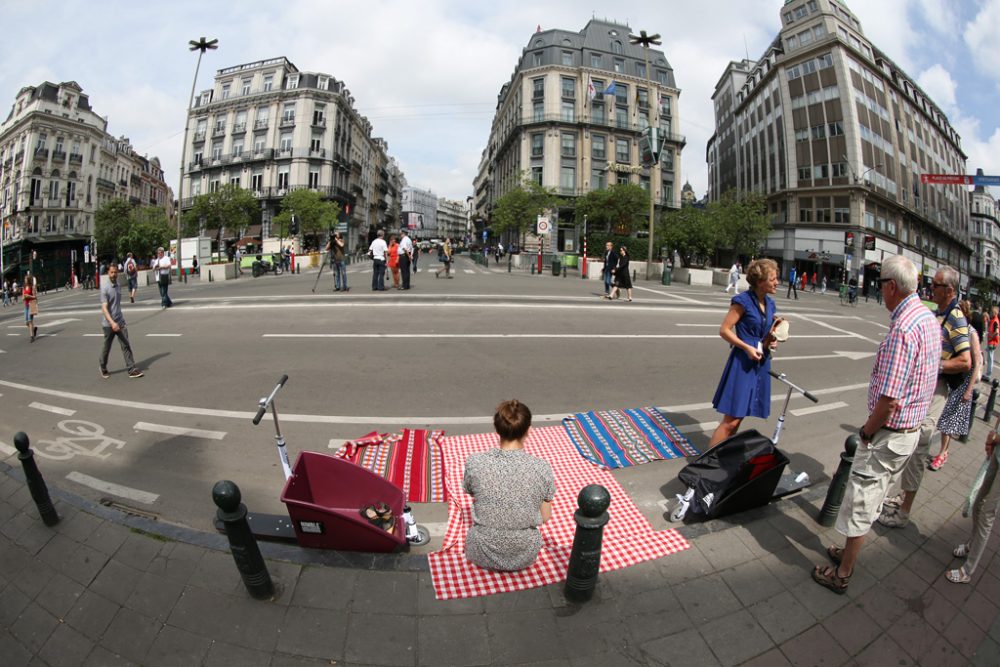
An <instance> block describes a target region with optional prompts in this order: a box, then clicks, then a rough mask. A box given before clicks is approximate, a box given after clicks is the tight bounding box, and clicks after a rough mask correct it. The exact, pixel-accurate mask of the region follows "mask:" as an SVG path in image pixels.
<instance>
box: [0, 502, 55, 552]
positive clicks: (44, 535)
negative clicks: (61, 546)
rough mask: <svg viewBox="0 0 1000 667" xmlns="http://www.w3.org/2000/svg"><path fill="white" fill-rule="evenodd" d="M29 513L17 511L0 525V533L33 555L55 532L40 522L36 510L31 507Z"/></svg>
mask: <svg viewBox="0 0 1000 667" xmlns="http://www.w3.org/2000/svg"><path fill="white" fill-rule="evenodd" d="M31 512H32V513H31V514H30V515H29V514H26V513H24V512H21V513H18V514H17V515H15V516H14V517H13V518H11V519H10V520H9V521H7V522H6V523H4V524H3V526H0V533H2V534H3V535H4V536H5V537H8V538H10V540H11V541H13V542H14V544H17V545H18V546H20V547H23V548H24V549H25V550H26V551H27V552H28V553H30V554H32V555H34V554H37V553H38V552H39V551H41V550H42V547H44V546H45V545H46V544H48V542H49V540H51V539H52V537H53V536H55V535H56V534H57V533H56V532H55V531H54V530H52V529H51V528H49V527H48V526H46V525H45V524H44V523H42V520H41V519H40V518H38V511H37V510H35V509H34V508H32V509H31Z"/></svg>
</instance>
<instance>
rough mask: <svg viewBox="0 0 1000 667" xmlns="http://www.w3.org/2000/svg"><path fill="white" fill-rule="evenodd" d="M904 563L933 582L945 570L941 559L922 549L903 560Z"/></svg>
mask: <svg viewBox="0 0 1000 667" xmlns="http://www.w3.org/2000/svg"><path fill="white" fill-rule="evenodd" d="M903 564H904V565H906V567H908V568H909V569H910V570H912V571H913V572H914V573H915V574H916V575H917V576H918V577H920V578H921V579H923V580H924V581H925V582H927V583H933V582H934V581H936V580H937V578H938V577H940V576H941V575H942V573H943V572H944V566H942V565H941V561H939V560H938V559H936V558H934V557H933V556H931V555H929V554H928V553H926V552H925V551H924V550H922V549H921V550H919V551H917V552H915V553H914V554H913V555H911V556H910V557H909V558H907V559H906V560H905V561H903Z"/></svg>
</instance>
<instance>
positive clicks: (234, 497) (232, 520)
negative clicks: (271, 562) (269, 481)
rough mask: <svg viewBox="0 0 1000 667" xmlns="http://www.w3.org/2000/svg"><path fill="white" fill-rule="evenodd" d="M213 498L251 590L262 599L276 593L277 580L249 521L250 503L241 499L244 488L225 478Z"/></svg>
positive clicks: (249, 591)
mask: <svg viewBox="0 0 1000 667" xmlns="http://www.w3.org/2000/svg"><path fill="white" fill-rule="evenodd" d="M212 500H213V501H214V502H215V505H216V506H217V507H218V508H219V509H218V511H217V512H216V516H217V517H218V518H219V520H220V521H222V524H223V525H224V526H225V528H226V537H227V538H229V550H230V551H231V552H232V554H233V560H234V561H236V569H237V570H239V571H240V576H241V577H242V578H243V585H244V586H246V588H247V592H248V593H250V595H251V596H253V597H255V598H257V599H258V600H267V599H269V598H270V597H272V596H273V595H274V583H272V582H271V575H270V574H269V573H268V571H267V563H265V562H264V557H263V556H261V555H260V547H258V546H257V539H256V538H255V537H254V536H253V533H252V532H251V531H250V524H249V523H248V522H247V506H246V505H244V504H243V503H242V502H240V500H241V495H240V488H239V487H238V486H236V484H235V483H233V482H230V481H229V480H222V481H219V482H216V483H215V486H213V487H212Z"/></svg>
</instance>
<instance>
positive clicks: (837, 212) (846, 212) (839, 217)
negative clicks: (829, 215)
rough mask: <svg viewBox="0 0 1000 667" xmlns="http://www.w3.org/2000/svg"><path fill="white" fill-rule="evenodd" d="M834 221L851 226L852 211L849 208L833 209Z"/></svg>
mask: <svg viewBox="0 0 1000 667" xmlns="http://www.w3.org/2000/svg"><path fill="white" fill-rule="evenodd" d="M833 221H834V222H843V223H847V224H850V222H851V209H849V208H835V209H833Z"/></svg>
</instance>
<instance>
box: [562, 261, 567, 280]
mask: <svg viewBox="0 0 1000 667" xmlns="http://www.w3.org/2000/svg"><path fill="white" fill-rule="evenodd" d="M562 269H563V278H565V277H566V265H565V264H563V265H562Z"/></svg>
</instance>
